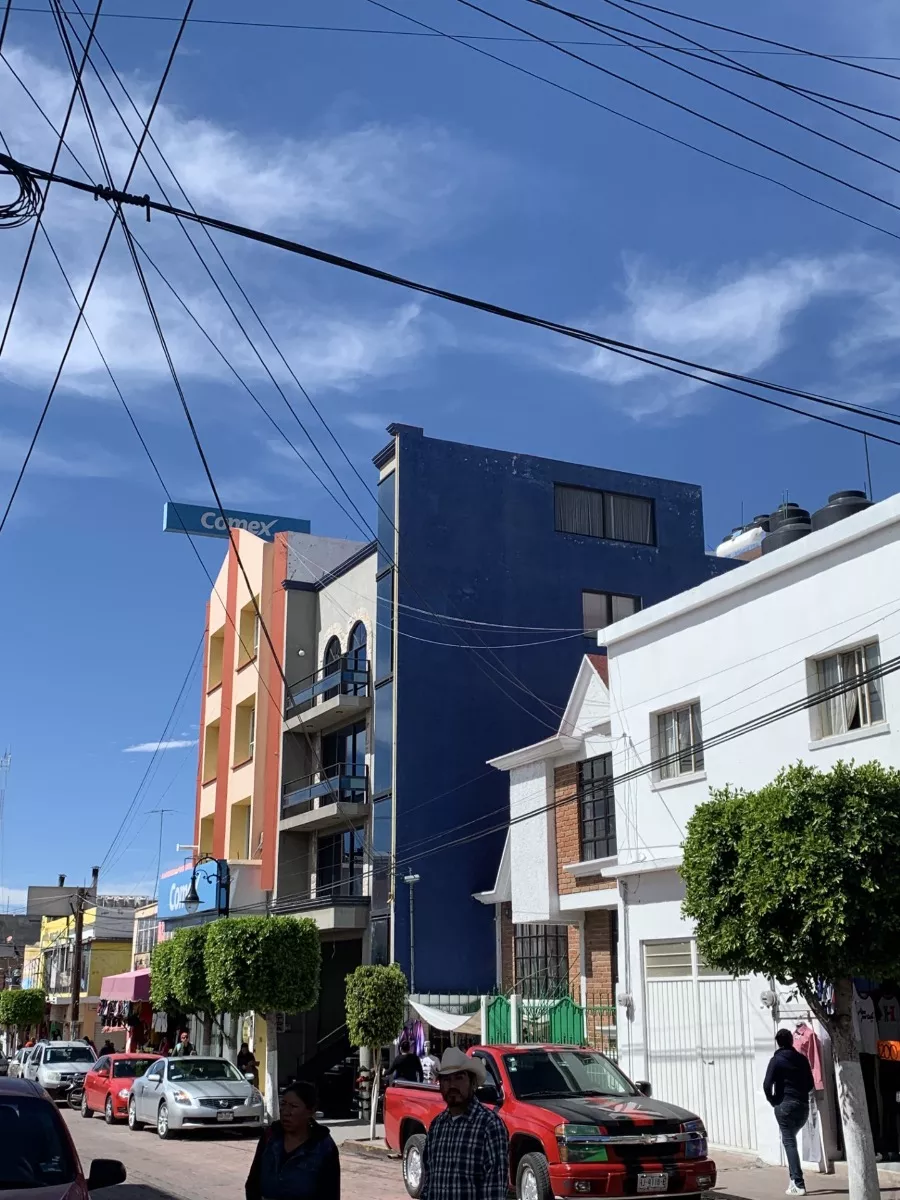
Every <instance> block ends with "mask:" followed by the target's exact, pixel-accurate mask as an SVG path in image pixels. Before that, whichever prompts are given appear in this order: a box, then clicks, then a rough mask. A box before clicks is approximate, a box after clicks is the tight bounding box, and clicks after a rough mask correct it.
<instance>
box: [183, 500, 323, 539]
mask: <svg viewBox="0 0 900 1200" xmlns="http://www.w3.org/2000/svg"><path fill="white" fill-rule="evenodd" d="M222 512H224V516H223V515H222ZM222 512H220V511H219V510H218V509H217V508H203V507H202V506H201V505H199V504H167V505H166V506H165V508H164V509H163V532H164V533H192V534H195V535H197V536H198V537H219V538H225V537H228V534H229V531H230V530H232V529H246V530H247V532H248V533H255V534H256V536H257V537H260V538H262V539H263V541H266V542H271V541H272V540H273V539H274V537H275V534H276V533H309V521H302V520H299V519H297V518H294V517H273V516H270V515H268V514H266V513H251V512H238V511H237V510H236V509H233V508H226V509H223V510H222Z"/></svg>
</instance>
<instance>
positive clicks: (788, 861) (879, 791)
mask: <svg viewBox="0 0 900 1200" xmlns="http://www.w3.org/2000/svg"><path fill="white" fill-rule="evenodd" d="M898 861H900V771H896V770H892V769H889V768H886V767H883V766H881V764H880V763H875V762H873V763H866V764H864V765H862V766H855V765H854V764H853V763H843V762H839V763H838V764H837V765H836V766H835V767H834V768H833V770H831V771H828V772H822V771H820V770H818V769H816V768H814V767H809V766H806V765H804V764H802V763H800V764H798V765H796V766H793V767H789V768H787V769H785V770H783V771H781V773H780V774H779V775H778V777H777V778H776V779H775V780H773V781H772V782H771V783H769V784H767V785H766V786H765V787H763V788H761V789H760V790H759V791H758V792H743V791H732V790H731V789H729V788H725V789H723V790H721V791H716V792H713V794H712V798H711V799H710V800H709V802H708V803H706V804H703V805H701V806H700V807H699V808H697V810H696V811H695V813H694V815H693V816H692V817H691V820H690V822H689V824H688V828H687V837H686V839H685V845H684V862H683V865H682V867H681V874H682V876H683V878H684V881H685V899H684V904H683V912H684V914H685V916H687V917H692V918H693V919H694V921H695V922H696V926H697V942H698V946H699V949H700V952H701V953H702V955H703V958H704V959H705V961H706V962H708V963H710V964H711V965H712V966H716V967H720V968H722V969H724V970H728V971H732V972H733V973H734V974H743V973H747V972H751V971H752V972H758V973H760V974H763V975H772V976H774V977H775V978H776V979H780V980H782V981H784V982H794V983H796V984H798V985H799V986H800V987H801V988H803V989H807V990H808V989H809V988H810V987H811V984H812V982H813V981H815V980H817V979H830V980H835V981H836V980H839V979H842V978H846V977H848V976H853V975H861V976H864V977H866V978H869V979H886V978H896V977H897V976H900V871H898V870H897V863H898Z"/></svg>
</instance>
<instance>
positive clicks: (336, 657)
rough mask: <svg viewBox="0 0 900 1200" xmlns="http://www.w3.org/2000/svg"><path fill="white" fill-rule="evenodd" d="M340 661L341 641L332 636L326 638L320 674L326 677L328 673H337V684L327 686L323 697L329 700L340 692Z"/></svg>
mask: <svg viewBox="0 0 900 1200" xmlns="http://www.w3.org/2000/svg"><path fill="white" fill-rule="evenodd" d="M340 663H341V643H340V639H339V638H336V637H333V638H329V639H328V644H327V645H326V647H325V654H324V655H323V657H322V676H323V678H328V676H330V675H338V685H337V687H334V688H329V689H328V691H327V692H326V693H325V695H324V697H323V699H325V700H331V699H332V698H333V697H334V696H337V695H338V693H339V692H340V679H339V672H340Z"/></svg>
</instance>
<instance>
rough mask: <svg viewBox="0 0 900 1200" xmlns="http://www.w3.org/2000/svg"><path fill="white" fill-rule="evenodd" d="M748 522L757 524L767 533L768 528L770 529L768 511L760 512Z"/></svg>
mask: <svg viewBox="0 0 900 1200" xmlns="http://www.w3.org/2000/svg"><path fill="white" fill-rule="evenodd" d="M750 524H751V525H758V526H759V528H760V529H764V530H765V531H766V533H768V532H769V529H770V525H769V514H768V513H760V514H759V516H758V517H754V518H753V520H752V521H751V522H750Z"/></svg>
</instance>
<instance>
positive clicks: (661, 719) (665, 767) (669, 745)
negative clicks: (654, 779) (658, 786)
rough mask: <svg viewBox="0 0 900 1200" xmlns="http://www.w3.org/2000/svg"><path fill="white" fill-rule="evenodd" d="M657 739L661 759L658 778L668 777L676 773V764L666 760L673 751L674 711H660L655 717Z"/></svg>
mask: <svg viewBox="0 0 900 1200" xmlns="http://www.w3.org/2000/svg"><path fill="white" fill-rule="evenodd" d="M656 730H657V741H658V742H659V757H660V758H661V759H662V760H663V761H662V762H661V763H660V767H659V776H660V779H669V778H671V777H672V776H673V775H677V774H678V766H677V764H676V763H674V762H667V761H665V760H667V759H668V758H669V756H670V755H671V754H674V753H675V714H674V712H667V713H660V714H659V716H658V717H657V718H656Z"/></svg>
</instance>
